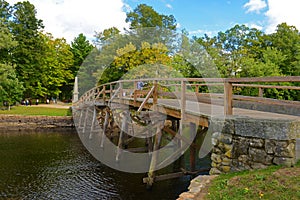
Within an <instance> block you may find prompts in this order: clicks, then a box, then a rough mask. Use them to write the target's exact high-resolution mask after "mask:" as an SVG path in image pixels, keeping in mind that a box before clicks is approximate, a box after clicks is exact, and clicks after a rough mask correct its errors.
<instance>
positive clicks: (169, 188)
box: [0, 132, 190, 200]
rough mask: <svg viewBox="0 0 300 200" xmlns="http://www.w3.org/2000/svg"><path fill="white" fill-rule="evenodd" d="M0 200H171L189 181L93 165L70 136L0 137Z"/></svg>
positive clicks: (72, 134) (94, 162) (20, 135)
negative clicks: (148, 178) (149, 178)
mask: <svg viewBox="0 0 300 200" xmlns="http://www.w3.org/2000/svg"><path fill="white" fill-rule="evenodd" d="M0 159H1V160H0V199H7V198H9V199H126V200H127V199H134V200H139V199H143V200H147V199H176V198H177V197H178V195H179V194H180V193H181V192H183V191H185V190H186V189H187V187H188V185H189V179H190V177H182V178H179V179H173V180H168V181H162V182H159V183H156V184H155V185H154V187H153V189H152V190H151V191H148V190H146V187H145V185H144V184H143V183H142V178H143V177H145V174H130V173H122V172H118V171H116V170H113V169H110V168H108V167H106V166H104V165H102V164H101V163H100V162H99V161H97V160H95V159H94V158H93V157H92V156H91V155H90V154H89V153H88V152H87V151H86V150H85V148H84V147H83V145H82V144H81V141H80V140H79V138H78V136H77V134H76V133H57V132H52V133H36V132H31V133H20V132H14V133H12V132H10V133H0Z"/></svg>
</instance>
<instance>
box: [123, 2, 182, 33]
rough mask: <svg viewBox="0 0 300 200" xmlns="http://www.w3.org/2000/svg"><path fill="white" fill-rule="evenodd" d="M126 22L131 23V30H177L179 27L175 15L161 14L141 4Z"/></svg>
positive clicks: (130, 13) (128, 16)
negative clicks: (152, 28)
mask: <svg viewBox="0 0 300 200" xmlns="http://www.w3.org/2000/svg"><path fill="white" fill-rule="evenodd" d="M126 22H129V23H130V29H138V28H145V27H155V28H166V29H170V30H175V29H176V26H177V24H176V20H175V18H174V16H173V15H162V14H159V13H157V12H156V11H155V10H154V9H153V8H152V7H151V6H148V5H146V4H140V5H138V6H137V7H136V8H135V9H134V10H133V11H132V12H129V13H127V18H126Z"/></svg>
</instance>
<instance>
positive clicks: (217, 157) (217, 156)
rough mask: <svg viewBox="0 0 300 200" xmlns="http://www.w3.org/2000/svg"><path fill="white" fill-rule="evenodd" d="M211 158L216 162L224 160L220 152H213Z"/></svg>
mask: <svg viewBox="0 0 300 200" xmlns="http://www.w3.org/2000/svg"><path fill="white" fill-rule="evenodd" d="M211 160H212V161H213V162H215V163H221V162H222V159H221V156H220V155H219V154H215V153H212V154H211Z"/></svg>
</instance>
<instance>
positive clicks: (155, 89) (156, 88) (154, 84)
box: [153, 80, 158, 111]
mask: <svg viewBox="0 0 300 200" xmlns="http://www.w3.org/2000/svg"><path fill="white" fill-rule="evenodd" d="M153 86H154V91H153V109H154V111H157V99H158V84H157V80H155V81H153Z"/></svg>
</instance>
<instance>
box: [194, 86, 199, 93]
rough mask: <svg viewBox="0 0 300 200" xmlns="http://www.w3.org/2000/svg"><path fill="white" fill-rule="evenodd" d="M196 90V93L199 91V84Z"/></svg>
mask: <svg viewBox="0 0 300 200" xmlns="http://www.w3.org/2000/svg"><path fill="white" fill-rule="evenodd" d="M195 92H196V94H198V93H199V85H196V88H195Z"/></svg>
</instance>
